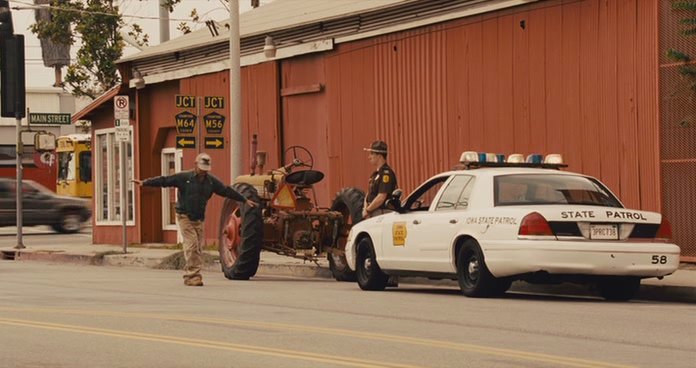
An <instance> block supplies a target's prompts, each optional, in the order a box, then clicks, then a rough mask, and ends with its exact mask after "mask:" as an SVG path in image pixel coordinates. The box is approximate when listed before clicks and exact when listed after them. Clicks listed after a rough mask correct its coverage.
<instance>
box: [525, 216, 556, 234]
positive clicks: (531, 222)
mask: <svg viewBox="0 0 696 368" xmlns="http://www.w3.org/2000/svg"><path fill="white" fill-rule="evenodd" d="M518 235H519V236H524V237H544V238H546V237H552V238H554V239H555V238H556V236H555V235H554V234H553V230H551V226H550V225H549V222H548V221H546V219H545V218H544V216H542V215H541V214H540V213H539V212H532V213H530V214H529V215H527V216H525V217H524V218H523V219H522V223H521V224H520V231H519V232H518Z"/></svg>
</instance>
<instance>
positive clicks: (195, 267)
mask: <svg viewBox="0 0 696 368" xmlns="http://www.w3.org/2000/svg"><path fill="white" fill-rule="evenodd" d="M211 164H212V160H211V159H210V155H208V154H207V153H201V154H199V155H198V156H196V161H195V167H194V168H193V170H190V171H182V172H179V173H176V174H174V175H169V176H158V177H154V178H150V179H145V180H142V181H141V180H138V179H134V180H133V182H134V183H136V184H138V185H144V186H149V187H176V188H177V189H178V190H179V195H178V198H177V201H176V216H177V223H178V224H179V229H180V230H181V234H182V235H183V237H184V258H185V259H186V266H185V267H184V272H185V273H184V284H185V285H187V286H203V277H202V276H201V264H202V263H203V261H202V259H201V254H202V249H203V245H204V244H203V243H204V242H205V239H204V238H203V220H204V219H205V207H206V205H207V204H208V200H209V199H210V197H212V195H213V193H215V194H217V195H219V196H222V197H227V198H230V199H233V200H235V201H238V202H244V203H246V205H248V206H251V207H256V206H257V203H256V202H254V201H252V200H249V199H246V198H244V196H242V195H241V194H240V193H239V192H237V191H236V190H234V189H232V187H230V186H226V185H224V184H223V183H222V182H221V181H220V180H219V179H218V178H216V177H215V176H213V175H212V174H210V172H209V171H210V169H211Z"/></svg>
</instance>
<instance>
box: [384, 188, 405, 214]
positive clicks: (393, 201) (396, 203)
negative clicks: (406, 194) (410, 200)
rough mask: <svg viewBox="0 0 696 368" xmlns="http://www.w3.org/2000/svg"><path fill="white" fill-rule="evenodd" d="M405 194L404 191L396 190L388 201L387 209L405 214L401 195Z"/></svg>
mask: <svg viewBox="0 0 696 368" xmlns="http://www.w3.org/2000/svg"><path fill="white" fill-rule="evenodd" d="M402 194H403V191H402V190H401V189H395V190H394V191H393V192H392V194H391V197H390V198H389V199H387V205H386V207H387V209H389V210H392V211H396V212H398V213H404V212H405V211H404V209H403V207H401V195H402Z"/></svg>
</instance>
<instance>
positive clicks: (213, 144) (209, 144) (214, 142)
mask: <svg viewBox="0 0 696 368" xmlns="http://www.w3.org/2000/svg"><path fill="white" fill-rule="evenodd" d="M203 139H204V143H205V148H207V149H223V148H225V139H224V138H222V137H204V138H203Z"/></svg>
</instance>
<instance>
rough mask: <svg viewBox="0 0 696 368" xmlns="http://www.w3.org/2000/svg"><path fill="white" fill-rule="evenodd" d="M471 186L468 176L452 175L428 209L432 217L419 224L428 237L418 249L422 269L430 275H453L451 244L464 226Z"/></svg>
mask: <svg viewBox="0 0 696 368" xmlns="http://www.w3.org/2000/svg"><path fill="white" fill-rule="evenodd" d="M473 184H474V177H473V176H471V175H464V174H462V175H454V176H453V177H452V179H450V180H449V181H447V183H446V186H445V188H444V189H443V190H442V194H441V195H440V196H439V197H438V199H437V202H436V203H435V204H434V205H433V206H432V207H433V208H432V214H431V215H430V216H428V218H427V220H426V221H424V223H423V225H425V226H427V229H428V232H429V233H432V234H433V235H432V236H429V237H427V238H426V239H424V243H423V245H422V247H420V251H421V256H420V258H421V259H422V260H423V263H424V264H423V265H422V267H423V268H424V269H426V270H427V271H432V272H444V273H450V272H455V271H456V270H454V269H453V267H452V265H453V264H454V262H452V251H451V250H452V244H453V242H454V238H455V236H456V235H457V234H458V233H459V230H460V229H461V228H462V226H463V225H464V216H465V215H466V209H467V207H468V206H469V196H470V195H471V190H472V188H473Z"/></svg>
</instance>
